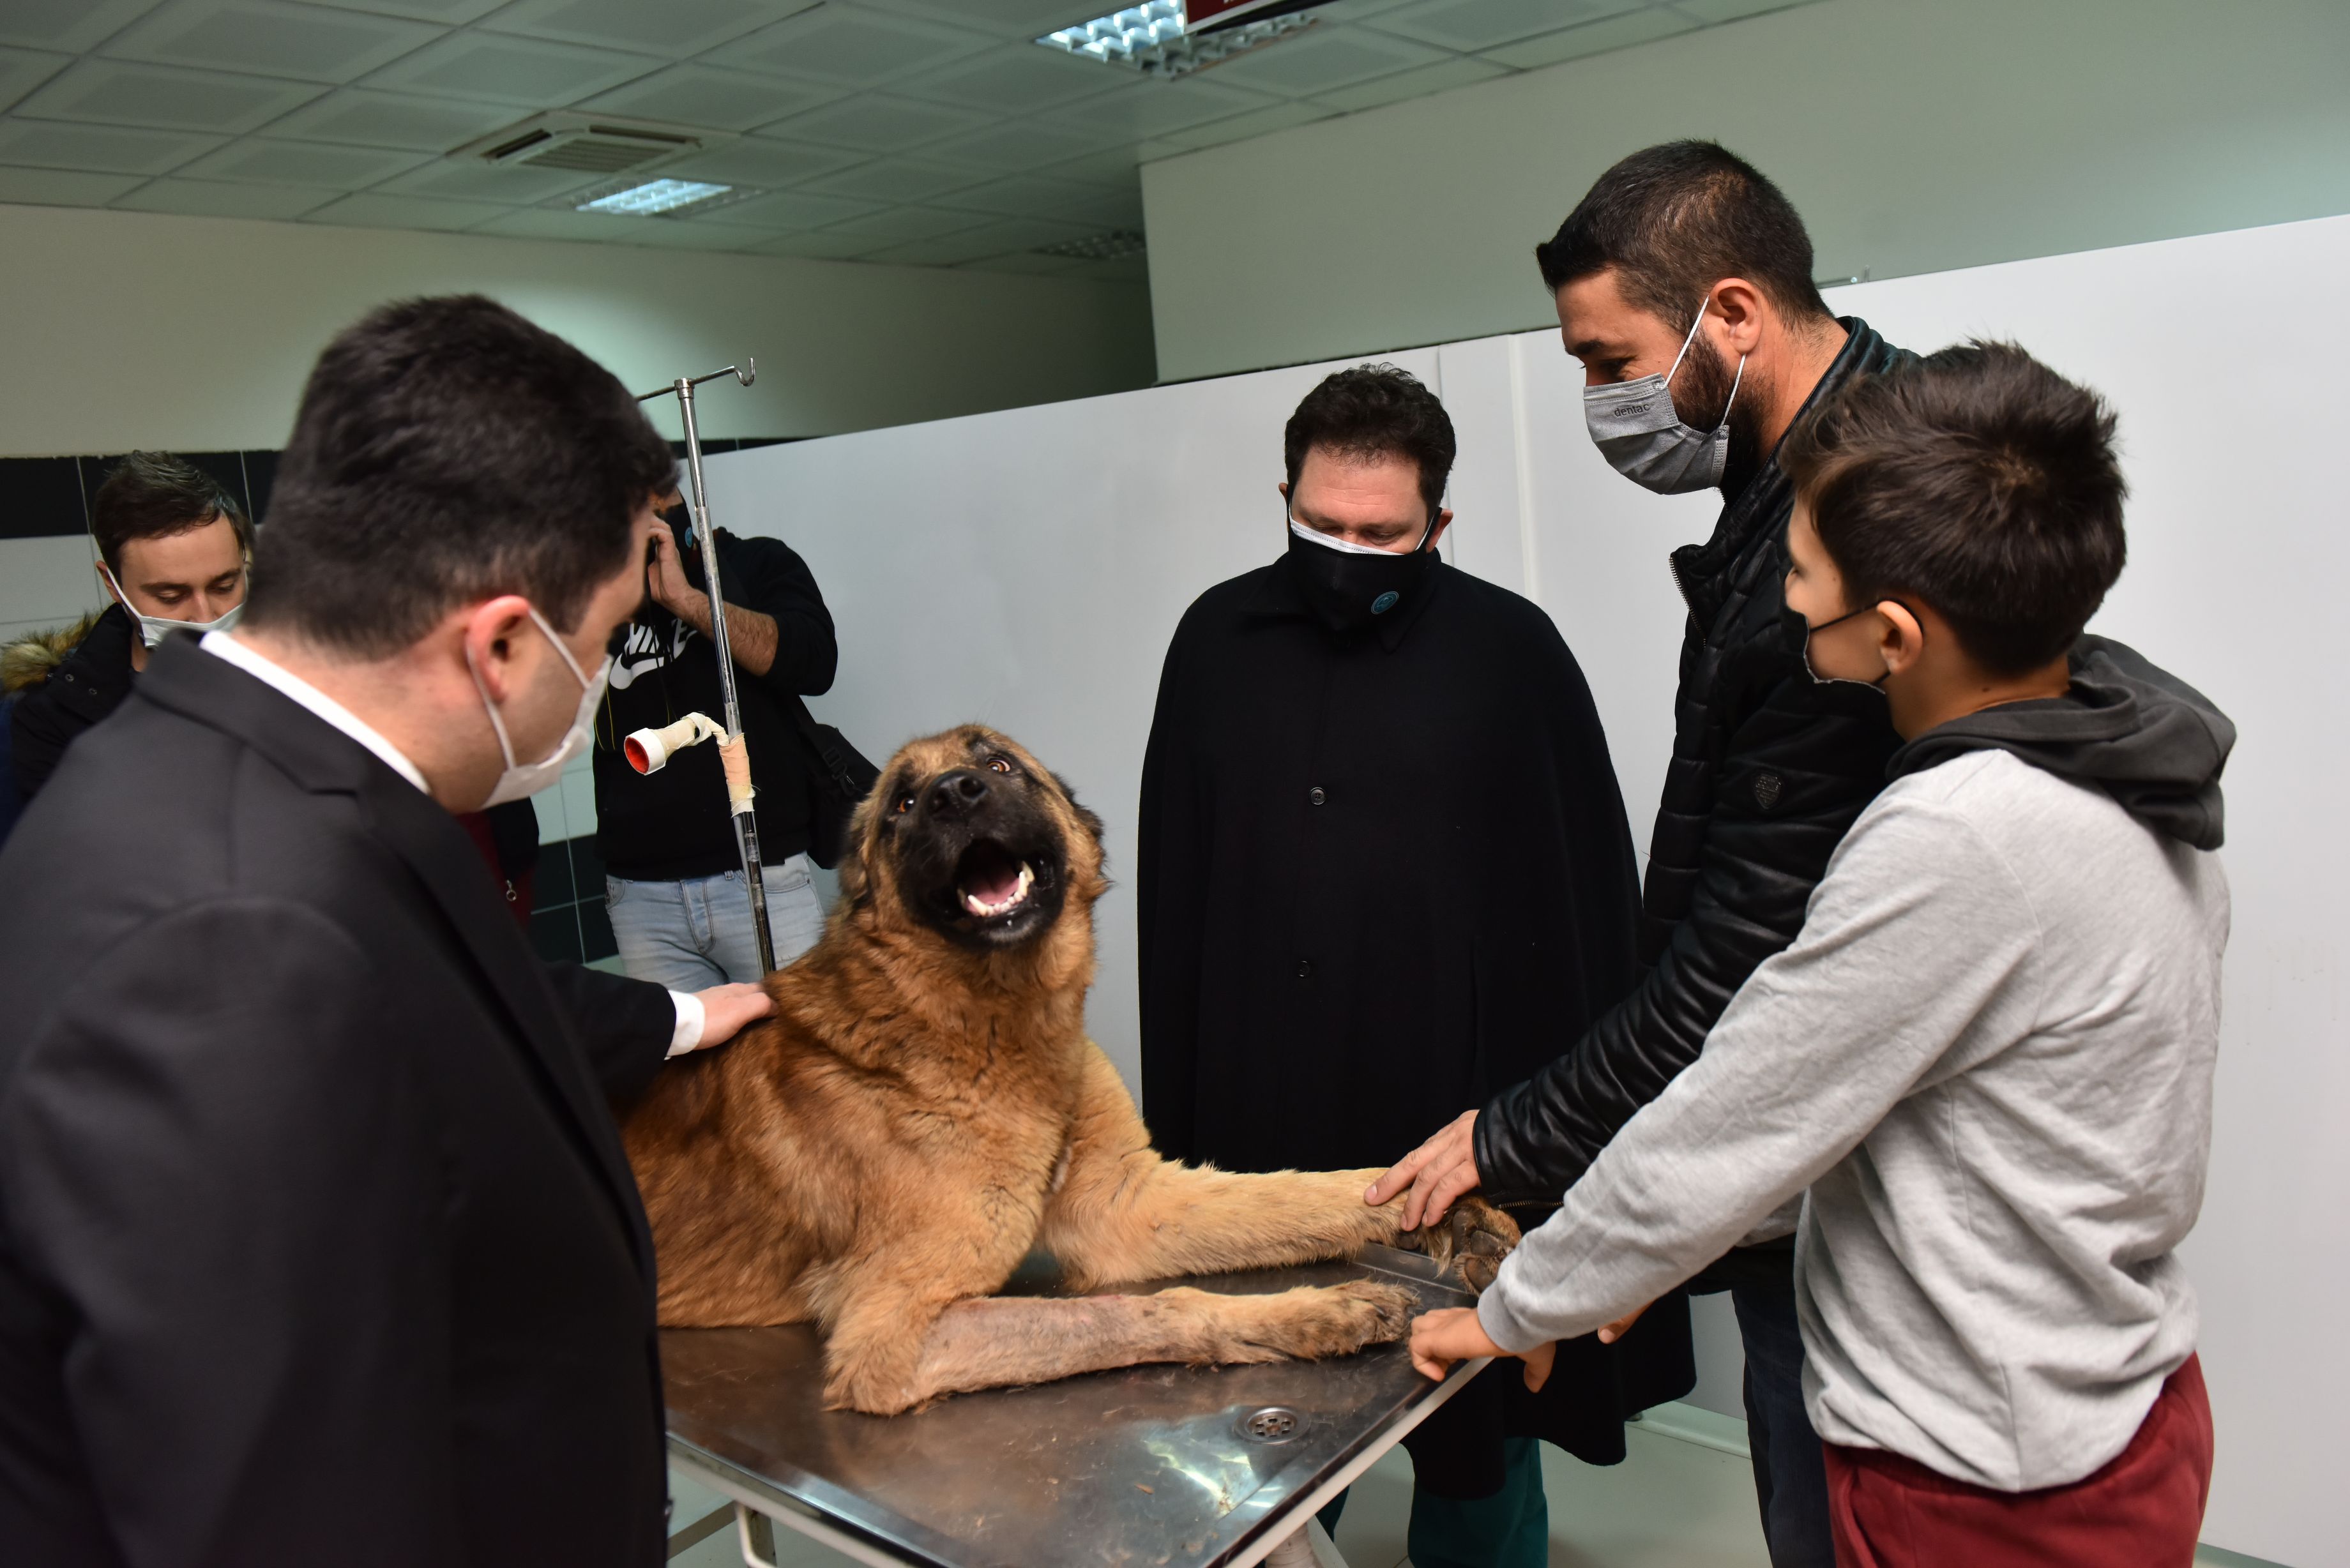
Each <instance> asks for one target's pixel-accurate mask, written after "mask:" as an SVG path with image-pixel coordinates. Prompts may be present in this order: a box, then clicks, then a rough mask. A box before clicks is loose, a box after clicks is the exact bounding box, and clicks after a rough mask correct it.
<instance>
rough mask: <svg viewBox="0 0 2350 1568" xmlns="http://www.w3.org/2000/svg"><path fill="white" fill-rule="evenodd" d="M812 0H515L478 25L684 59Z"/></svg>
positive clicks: (812, 6) (812, 4)
mask: <svg viewBox="0 0 2350 1568" xmlns="http://www.w3.org/2000/svg"><path fill="white" fill-rule="evenodd" d="M817 4H818V0H659V4H651V3H649V0H515V4H514V5H508V6H507V7H506V8H505V9H504V10H503V11H500V12H499V13H498V14H497V15H496V16H492V17H490V18H489V19H488V21H487V22H486V23H484V26H488V27H490V28H492V29H494V30H495V31H497V32H501V33H522V34H525V35H527V36H531V37H534V38H554V39H556V40H557V41H559V42H563V43H571V44H599V45H602V46H603V47H607V48H613V49H639V50H642V51H643V52H645V53H647V54H654V55H667V56H669V57H671V58H673V59H684V58H685V57H688V56H690V55H698V54H700V53H702V51H703V50H704V49H713V48H716V47H718V46H719V45H721V44H723V43H725V42H726V41H727V40H728V39H730V38H739V37H741V36H743V34H745V33H749V32H754V31H756V30H757V29H758V28H760V27H763V26H766V25H767V24H768V23H770V22H774V21H775V20H777V19H778V18H780V17H785V16H790V15H792V14H793V13H794V12H795V11H809V10H813V9H815V8H816V5H817Z"/></svg>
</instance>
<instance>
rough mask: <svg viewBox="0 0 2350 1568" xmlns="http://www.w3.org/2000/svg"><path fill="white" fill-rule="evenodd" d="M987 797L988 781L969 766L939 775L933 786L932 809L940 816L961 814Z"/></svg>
mask: <svg viewBox="0 0 2350 1568" xmlns="http://www.w3.org/2000/svg"><path fill="white" fill-rule="evenodd" d="M986 798H987V781H986V780H985V779H983V778H982V777H980V776H979V775H978V774H975V773H973V772H972V770H971V769H969V768H957V769H955V771H954V772H952V773H951V774H940V775H939V782H938V783H936V784H932V785H931V813H932V814H933V815H938V816H960V815H962V814H963V813H964V812H967V811H969V810H971V809H972V807H973V806H975V805H978V804H979V803H980V802H981V801H983V800H985V799H986Z"/></svg>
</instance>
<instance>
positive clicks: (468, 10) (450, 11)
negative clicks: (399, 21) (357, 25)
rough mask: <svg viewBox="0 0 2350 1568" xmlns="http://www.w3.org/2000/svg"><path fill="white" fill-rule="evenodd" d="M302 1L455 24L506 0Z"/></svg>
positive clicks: (337, 7)
mask: <svg viewBox="0 0 2350 1568" xmlns="http://www.w3.org/2000/svg"><path fill="white" fill-rule="evenodd" d="M305 3H306V4H308V5H326V6H329V7H332V8H333V9H335V10H338V11H377V12H381V13H383V14H385V15H387V16H412V17H414V18H415V19H416V20H418V21H420V22H440V23H443V24H445V25H447V26H452V27H456V26H463V25H464V24H465V23H467V22H472V21H477V20H479V19H480V18H482V17H484V16H488V15H489V14H490V13H491V12H493V11H494V10H496V9H497V8H498V7H499V6H501V5H504V4H505V3H506V0H305Z"/></svg>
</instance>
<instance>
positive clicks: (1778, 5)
mask: <svg viewBox="0 0 2350 1568" xmlns="http://www.w3.org/2000/svg"><path fill="white" fill-rule="evenodd" d="M1810 4H1812V0H1675V8H1676V9H1677V10H1681V11H1686V12H1688V13H1689V14H1690V16H1695V17H1697V18H1698V19H1699V20H1700V21H1704V22H1735V21H1737V20H1738V19H1739V18H1740V17H1742V16H1762V15H1763V14H1764V13H1765V12H1770V11H1792V10H1794V8H1795V7H1796V6H1798V5H1810Z"/></svg>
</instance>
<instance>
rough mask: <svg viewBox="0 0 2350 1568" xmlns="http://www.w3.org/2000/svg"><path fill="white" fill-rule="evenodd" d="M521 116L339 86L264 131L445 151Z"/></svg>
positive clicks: (507, 109)
mask: <svg viewBox="0 0 2350 1568" xmlns="http://www.w3.org/2000/svg"><path fill="white" fill-rule="evenodd" d="M520 118H521V116H519V115H518V114H516V113H515V109H514V107H513V106H512V105H511V104H502V103H469V102H467V101H465V100H464V99H453V98H424V97H421V96H419V95H415V94H411V93H390V92H371V91H369V89H367V88H341V89H339V90H338V91H335V92H330V93H328V95H327V96H326V97H324V98H322V99H318V100H317V102H315V103H310V104H306V105H304V106H303V107H302V108H300V109H296V110H295V111H294V112H293V113H292V114H289V115H287V116H286V118H285V119H280V120H276V121H274V122H272V123H271V125H270V127H269V134H270V135H272V136H274V137H277V138H280V139H284V140H304V141H307V140H317V141H340V142H348V143H350V144H352V145H354V146H359V147H401V148H406V149H408V150H409V151H413V152H447V151H451V150H452V149H454V148H459V147H463V146H464V145H465V144H466V143H467V142H469V141H473V140H479V139H480V138H482V137H484V136H487V135H488V134H489V133H490V132H492V131H493V130H499V129H501V128H503V127H504V126H508V125H512V124H513V123H514V122H515V120H516V119H520Z"/></svg>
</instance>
